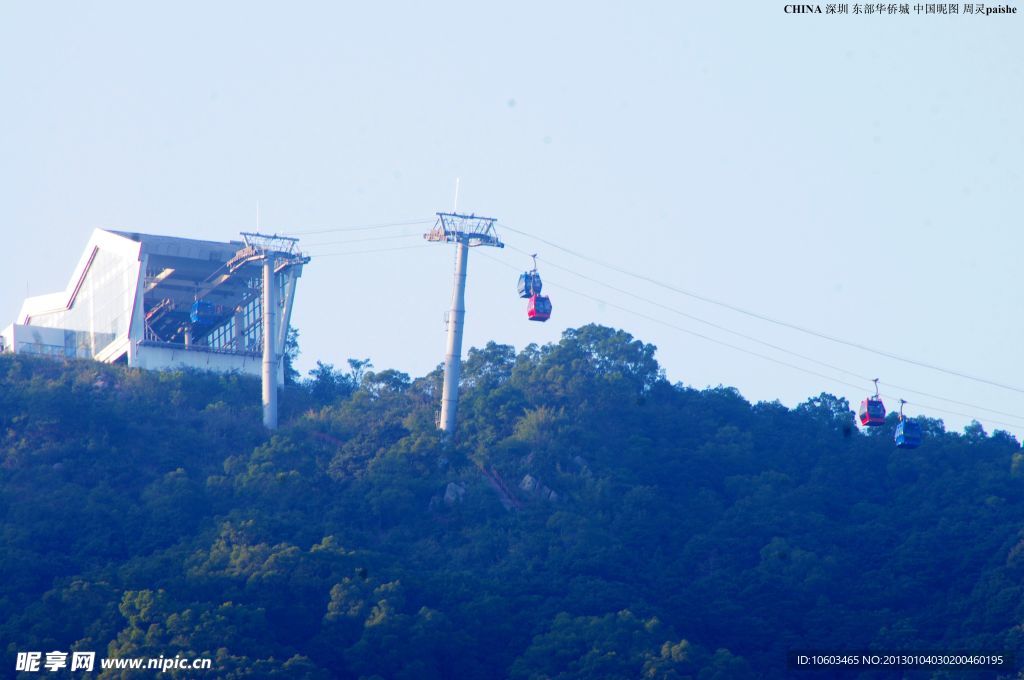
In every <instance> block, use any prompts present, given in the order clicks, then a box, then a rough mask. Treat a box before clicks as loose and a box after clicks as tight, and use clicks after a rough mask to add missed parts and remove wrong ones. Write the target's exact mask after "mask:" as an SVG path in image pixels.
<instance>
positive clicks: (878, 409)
mask: <svg viewBox="0 0 1024 680" xmlns="http://www.w3.org/2000/svg"><path fill="white" fill-rule="evenodd" d="M858 415H859V417H860V424H861V425H863V426H865V427H878V426H879V425H885V405H884V404H883V403H882V400H881V399H879V398H878V397H868V398H867V399H865V400H864V401H862V402H861V403H860V412H859V414H858Z"/></svg>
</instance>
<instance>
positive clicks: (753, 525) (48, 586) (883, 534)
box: [0, 325, 1024, 680]
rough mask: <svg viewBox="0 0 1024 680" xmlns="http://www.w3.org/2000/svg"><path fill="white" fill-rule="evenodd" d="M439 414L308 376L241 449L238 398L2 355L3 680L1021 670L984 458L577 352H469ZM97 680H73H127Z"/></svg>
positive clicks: (193, 382) (994, 449)
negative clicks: (808, 654)
mask: <svg viewBox="0 0 1024 680" xmlns="http://www.w3.org/2000/svg"><path fill="white" fill-rule="evenodd" d="M440 385H441V374H440V370H438V371H434V372H432V373H430V374H429V375H426V376H423V377H418V378H412V377H410V376H408V375H406V374H404V373H401V372H399V371H395V370H391V369H385V370H376V369H374V367H373V365H372V364H371V363H370V362H369V360H368V359H360V360H355V359H353V360H350V361H349V366H348V370H347V371H339V370H336V369H335V368H334V366H332V365H329V364H324V363H320V362H318V363H317V368H316V369H314V370H313V371H311V372H310V374H309V376H308V377H307V378H305V379H298V378H295V377H294V376H293V378H292V380H291V381H290V383H289V384H288V385H286V386H285V388H284V391H283V394H282V399H281V408H282V427H281V428H280V429H279V430H278V431H276V432H275V433H273V435H270V436H268V435H267V434H266V432H265V431H264V430H263V429H262V426H261V417H260V415H261V414H260V410H259V384H258V382H257V381H256V380H253V379H249V378H246V377H242V376H237V375H214V374H204V373H196V372H186V371H179V372H161V373H154V372H145V371H138V370H134V369H129V368H124V367H117V366H109V365H103V364H96V363H92V362H72V363H58V362H53V361H49V360H43V359H34V358H30V357H25V356H10V355H2V356H0V456H2V458H0V461H2V465H0V521H2V527H0V528H2V532H3V538H2V547H3V549H2V551H0V573H2V574H3V575H4V578H3V579H2V580H0V639H2V640H3V641H4V644H5V649H4V653H5V655H6V660H5V661H4V663H5V664H7V665H6V668H7V669H13V668H14V656H15V654H16V652H18V651H25V650H53V649H58V650H65V651H69V650H73V649H74V650H86V651H96V652H97V653H98V654H97V655H98V656H113V657H137V656H150V657H156V656H160V655H164V656H165V657H166V656H174V655H175V654H181V655H184V656H193V657H210V658H213V659H214V669H213V670H212V671H208V672H206V674H205V675H204V676H203V677H211V678H213V677H216V678H251V677H280V678H481V679H483V678H497V677H510V678H524V679H526V678H538V679H539V678H560V679H566V680H567V679H569V678H593V677H602V678H638V677H644V678H692V679H695V680H697V679H699V680H707V679H710V678H743V677H769V678H781V677H786V675H787V668H786V652H787V651H788V650H792V649H822V650H842V649H847V650H867V649H883V650H913V651H923V650H945V651H951V650H961V651H966V650H975V651H982V650H983V651H998V652H1000V653H1012V654H1016V655H1017V656H1018V657H1020V658H1022V659H1024V656H1022V655H1021V654H1020V652H1021V651H1022V650H1021V646H1022V630H1024V592H1022V588H1024V586H1022V579H1021V576H1022V574H1024V530H1022V526H1024V521H1022V520H1024V500H1022V499H1024V494H1022V491H1024V472H1022V470H1024V455H1022V453H1021V450H1020V446H1019V445H1018V443H1017V442H1016V440H1014V439H1013V437H1012V436H1010V435H1009V434H1007V433H1005V432H999V431H997V432H995V433H994V434H992V435H989V434H987V433H986V432H985V431H984V429H983V428H982V427H981V426H980V425H977V424H974V425H971V426H969V427H968V428H966V430H965V431H964V432H963V433H956V432H949V431H946V429H945V428H944V426H943V424H942V422H941V421H938V420H930V419H922V425H923V426H924V429H925V433H926V437H927V439H926V443H925V445H924V446H922V447H921V448H919V449H916V450H910V451H908V450H899V449H896V448H894V447H893V445H892V439H891V436H890V437H887V436H874V435H872V436H867V435H864V434H862V433H861V432H860V431H859V430H858V429H857V427H856V426H855V424H854V418H853V413H852V411H851V410H850V406H849V404H848V403H847V402H846V401H845V400H843V399H840V398H837V397H835V396H833V395H830V394H821V395H818V396H816V397H812V398H810V399H808V400H807V401H806V402H805V403H803V404H800V405H799V406H797V407H796V408H793V409H789V408H786V407H785V406H783V405H781V404H779V403H778V402H762V403H757V404H751V403H749V402H748V401H746V400H745V399H744V398H743V397H742V396H741V395H740V394H739V393H738V392H737V391H736V390H735V389H732V388H728V387H718V388H710V389H704V390H698V389H694V388H691V387H687V386H685V385H683V384H671V383H670V382H668V381H667V380H666V378H665V376H664V373H663V372H662V371H661V369H660V367H659V366H658V363H657V361H656V359H655V348H654V347H653V346H652V345H649V344H645V343H643V342H641V341H639V340H636V339H634V338H633V337H632V336H630V335H629V334H628V333H626V332H624V331H621V330H616V329H611V328H606V327H602V326H594V325H591V326H585V327H582V328H579V329H574V330H570V331H567V332H566V333H565V334H564V336H563V338H562V339H561V341H560V342H558V343H553V344H550V345H545V346H536V345H530V346H528V347H526V348H524V349H522V350H521V351H518V352H517V351H516V350H515V349H514V348H512V347H510V346H507V345H499V344H495V343H488V344H487V345H486V346H485V347H482V348H475V349H472V350H470V351H469V353H468V357H467V359H466V361H465V364H464V370H463V375H462V388H461V395H460V409H459V416H460V421H459V425H458V430H457V432H456V436H455V437H454V438H451V439H448V440H446V439H444V438H442V437H441V436H440V434H439V433H438V431H437V430H436V428H435V425H434V422H435V421H434V418H435V412H436V409H437V405H438V401H439V395H440ZM890 420H891V417H890ZM887 431H890V432H891V428H888V430H887ZM116 673H117V674H115V671H106V672H105V673H103V674H101V673H97V677H110V678H114V677H136V676H133V675H131V671H116ZM167 675H168V676H169V677H182V678H184V677H191V676H190V675H188V674H187V673H186V672H184V671H174V670H172V671H168V673H167ZM25 677H31V674H25ZM137 677H148V676H145V675H144V674H140V675H138V676H137ZM865 677H874V676H871V675H870V673H868V674H867V675H866V676H865ZM879 677H882V676H879Z"/></svg>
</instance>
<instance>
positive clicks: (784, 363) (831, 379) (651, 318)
mask: <svg viewBox="0 0 1024 680" xmlns="http://www.w3.org/2000/svg"><path fill="white" fill-rule="evenodd" d="M481 255H483V256H484V257H487V258H488V259H491V260H494V261H495V262H497V263H499V264H501V265H502V266H504V267H508V268H509V269H512V270H514V271H519V270H518V268H516V267H514V266H512V265H510V264H508V263H506V262H502V261H501V260H499V259H497V258H496V257H493V256H491V255H487V254H485V253H481ZM555 285H557V286H558V287H559V288H560V289H561V290H565V291H567V292H570V293H573V294H575V295H579V296H580V297H584V298H587V299H589V300H592V301H594V302H597V303H599V304H603V305H607V306H609V307H614V308H615V309H618V310H621V311H624V312H626V313H628V314H633V315H634V316H638V317H640V318H643V319H647V320H648V321H653V322H654V323H658V324H661V325H663V326H667V327H669V328H673V329H675V330H677V331H680V332H682V333H687V334H688V335H693V336H695V337H698V338H701V339H702V340H706V341H708V342H711V343H714V344H716V345H722V346H723V347H728V348H730V349H734V350H736V351H738V352H743V353H744V354H749V355H751V356H755V357H758V358H760V359H764V360H766V361H770V362H772V363H775V364H779V365H780V366H785V367H787V368H791V369H793V370H797V371H801V372H803V373H807V374H810V375H813V376H816V377H819V378H823V379H825V380H828V381H829V382H831V383H834V384H840V385H846V386H847V387H852V388H854V389H857V390H863V389H864V386H863V385H856V384H854V383H851V382H848V381H846V380H843V379H841V378H836V377H835V376H830V375H826V374H824V373H819V372H817V371H813V370H811V369H809V368H804V367H803V366H797V365H796V364H791V363H789V362H787V361H782V360H781V359H777V358H775V357H772V356H769V355H767V354H762V353H760V352H755V351H753V350H750V349H747V348H745V347H740V346H739V345H734V344H732V343H729V342H725V341H724V340H719V339H718V338H713V337H711V336H709V335H705V334H703V333H699V332H697V331H694V330H691V329H689V328H684V327H682V326H678V325H676V324H673V323H671V322H668V321H665V320H663V319H659V318H657V317H654V316H650V315H648V314H644V313H642V312H638V311H636V310H634V309H630V308H628V307H624V306H622V305H617V304H615V303H613V302H609V301H607V300H603V299H601V298H599V297H596V296H594V295H590V294H588V293H584V292H582V291H578V290H575V289H573V288H568V287H566V286H564V285H560V284H557V283H556V284H555ZM840 370H841V369H840ZM843 372H844V373H848V371H843ZM851 375H855V374H851ZM881 396H883V397H885V398H886V399H893V398H895V397H894V396H893V395H881ZM906 403H908V404H911V405H913V406H919V407H921V408H927V409H929V410H932V411H938V412H940V413H946V414H948V415H956V416H960V417H963V418H970V419H972V420H977V418H976V417H975V416H973V415H970V414H967V413H960V412H958V411H950V410H948V409H944V408H940V407H937V406H932V405H930V404H924V403H912V402H906ZM1014 417H1017V416H1014ZM980 420H982V421H984V422H987V423H991V424H993V425H1004V426H1006V427H1012V428H1019V427H1021V425H1019V424H1012V423H1006V422H1002V421H999V420H993V419H990V418H983V419H980Z"/></svg>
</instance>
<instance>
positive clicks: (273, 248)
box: [0, 229, 309, 384]
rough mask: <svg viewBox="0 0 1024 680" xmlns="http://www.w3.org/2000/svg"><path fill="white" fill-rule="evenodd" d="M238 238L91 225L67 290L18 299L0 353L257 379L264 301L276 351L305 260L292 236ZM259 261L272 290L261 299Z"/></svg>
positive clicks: (278, 380)
mask: <svg viewBox="0 0 1024 680" xmlns="http://www.w3.org/2000/svg"><path fill="white" fill-rule="evenodd" d="M243 237H244V239H245V240H244V241H230V242H227V243H222V242H216V241H201V240H195V239H187V238H176V237H170V236H153V235H148V234H137V233H130V232H123V231H108V230H104V229H97V230H95V231H94V232H93V234H92V237H91V238H90V239H89V243H88V245H87V246H86V248H85V252H84V253H82V257H81V259H80V260H79V262H78V266H77V267H76V268H75V271H74V273H73V274H72V276H71V280H70V282H69V283H68V286H67V288H66V289H65V290H64V291H62V292H59V293H52V294H49V295H40V296H36V297H30V298H28V299H26V300H25V302H24V304H23V305H22V308H21V311H20V312H19V313H18V318H17V320H16V322H15V323H14V324H12V325H10V326H8V327H7V328H6V329H4V330H3V331H2V332H0V351H4V352H16V353H19V354H37V355H43V356H49V357H55V358H82V359H95V360H97V361H103V362H108V363H125V364H128V365H129V366H137V367H139V368H146V369H165V368H179V367H189V368H196V369H203V370H212V371H219V372H230V371H238V372H241V373H246V374H250V375H255V376H259V375H260V374H261V368H262V367H261V358H262V357H263V344H264V333H263V324H264V318H265V315H264V313H263V304H264V302H263V301H264V299H270V300H272V301H273V302H272V305H273V307H276V309H273V311H274V312H276V313H274V314H271V315H270V318H271V319H272V320H273V324H272V327H271V330H272V332H271V335H272V336H273V337H272V338H271V342H272V343H273V347H272V354H273V355H274V356H277V357H280V356H282V355H283V353H284V344H285V340H286V337H287V333H288V323H289V320H290V318H291V311H292V303H293V302H294V300H295V286H296V283H297V280H298V278H299V276H300V275H301V274H302V266H303V265H304V264H307V263H308V262H309V258H308V257H305V256H303V255H302V254H301V253H299V252H298V251H297V250H296V245H297V243H296V241H295V240H294V239H287V238H280V237H263V236H260V235H258V234H243ZM268 261H269V262H270V263H271V267H270V271H272V272H273V274H272V276H271V280H273V281H274V286H275V288H276V290H273V291H271V292H272V293H273V294H272V295H270V296H265V295H264V285H263V281H264V280H265V278H266V276H265V272H264V268H265V266H266V263H267V262H268ZM276 364H277V365H276V366H274V368H275V369H276V373H277V374H278V375H277V376H276V383H277V384H281V382H282V380H283V375H281V374H282V373H283V370H284V369H283V365H282V364H281V362H276Z"/></svg>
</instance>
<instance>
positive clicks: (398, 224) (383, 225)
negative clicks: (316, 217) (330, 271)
mask: <svg viewBox="0 0 1024 680" xmlns="http://www.w3.org/2000/svg"><path fill="white" fill-rule="evenodd" d="M431 222H433V220H431V219H417V220H402V221H399V222H381V223H378V224H357V225H351V226H346V227H334V228H331V229H313V230H311V231H290V232H287V233H286V234H284V235H285V236H309V235H311V234H333V233H335V232H342V231H367V230H369V229H387V228H388V227H405V226H410V225H414V224H430V223H431Z"/></svg>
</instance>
